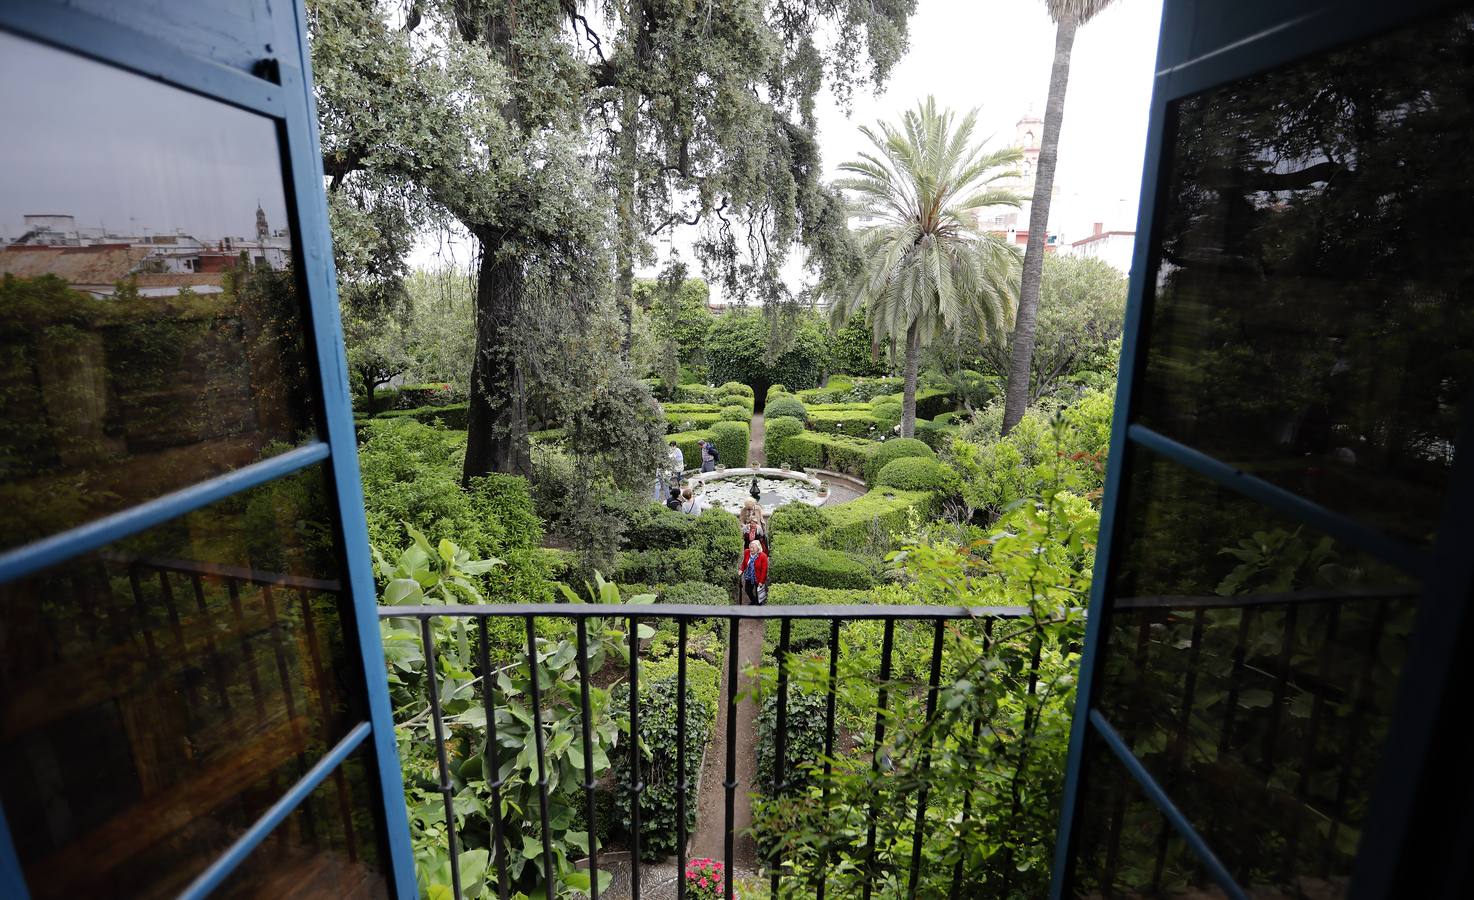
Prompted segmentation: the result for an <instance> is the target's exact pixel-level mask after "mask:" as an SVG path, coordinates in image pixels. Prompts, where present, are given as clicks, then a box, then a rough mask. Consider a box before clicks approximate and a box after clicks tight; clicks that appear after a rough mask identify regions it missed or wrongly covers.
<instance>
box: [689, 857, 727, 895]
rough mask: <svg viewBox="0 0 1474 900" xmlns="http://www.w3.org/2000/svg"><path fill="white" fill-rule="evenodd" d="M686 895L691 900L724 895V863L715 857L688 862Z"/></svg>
mask: <svg viewBox="0 0 1474 900" xmlns="http://www.w3.org/2000/svg"><path fill="white" fill-rule="evenodd" d="M686 896H687V897H688V898H690V900H717V898H718V897H721V896H722V864H721V863H719V862H717V861H716V860H714V859H693V860H691V861H690V862H688V863H686Z"/></svg>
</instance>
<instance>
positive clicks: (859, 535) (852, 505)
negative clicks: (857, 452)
mask: <svg viewBox="0 0 1474 900" xmlns="http://www.w3.org/2000/svg"><path fill="white" fill-rule="evenodd" d="M931 502H932V495H931V493H930V492H929V491H902V490H896V489H894V488H875V489H874V490H871V491H870V492H869V493H867V494H866V495H865V496H863V497H861V498H859V499H858V500H851V501H850V502H849V503H843V504H840V505H839V506H836V507H834V508H833V509H829V510H826V511H825V513H824V516H825V518H827V519H828V520H829V527H828V528H826V529H825V530H824V533H823V534H822V535H820V537H819V544H820V546H822V547H827V548H830V549H832V550H853V549H858V548H860V547H864V546H865V545H866V544H867V543H869V541H870V537H871V534H872V532H877V533H878V532H882V531H884V532H891V533H895V532H900V531H903V530H904V529H905V528H906V524H907V522H906V520H907V518H908V517H909V513H910V511H911V510H912V509H913V508H914V509H916V510H917V512H918V513H919V514H920V515H921V516H922V518H925V517H926V515H927V514H928V513H929V512H930V507H931ZM804 583H805V584H812V583H813V582H804ZM820 586H821V587H826V586H827V585H820Z"/></svg>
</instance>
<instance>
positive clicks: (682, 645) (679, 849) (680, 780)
mask: <svg viewBox="0 0 1474 900" xmlns="http://www.w3.org/2000/svg"><path fill="white" fill-rule="evenodd" d="M690 624H691V623H689V622H687V621H686V620H685V619H682V620H681V621H680V623H679V624H678V625H677V626H676V627H677V629H678V631H677V632H676V900H686V792H687V791H688V790H690V782H689V781H688V780H687V778H686V629H687V626H689V625H690ZM593 900H599V898H598V896H597V895H595V896H594V898H593Z"/></svg>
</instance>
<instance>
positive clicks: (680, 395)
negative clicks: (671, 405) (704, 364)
mask: <svg viewBox="0 0 1474 900" xmlns="http://www.w3.org/2000/svg"><path fill="white" fill-rule="evenodd" d="M719 393H720V392H719V391H718V390H717V389H716V388H714V387H708V386H707V385H704V384H679V385H676V389H675V391H673V392H672V395H671V399H672V400H674V401H676V402H677V403H715V402H716V401H717V396H718V395H719Z"/></svg>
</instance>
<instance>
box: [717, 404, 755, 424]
mask: <svg viewBox="0 0 1474 900" xmlns="http://www.w3.org/2000/svg"><path fill="white" fill-rule="evenodd" d="M721 418H722V419H723V420H724V421H728V422H747V421H751V419H752V410H750V409H748V408H747V407H745V406H738V405H733V406H723V407H722V412H721Z"/></svg>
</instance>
